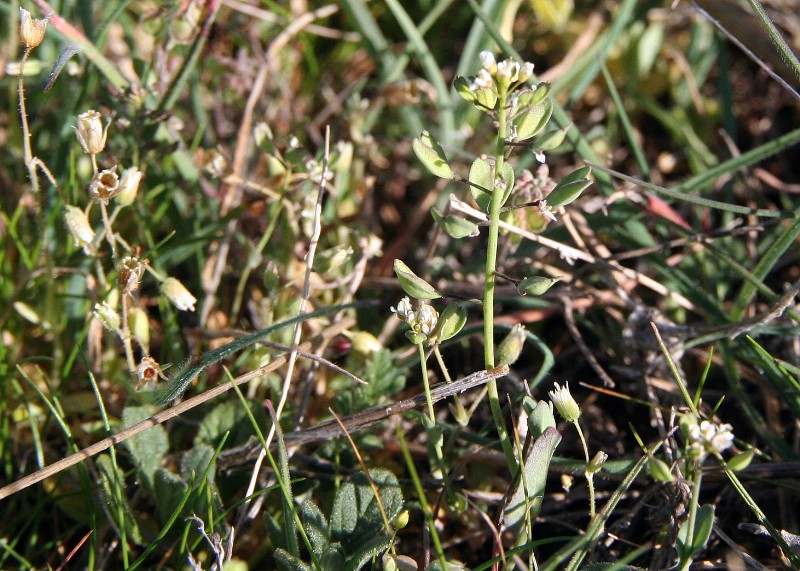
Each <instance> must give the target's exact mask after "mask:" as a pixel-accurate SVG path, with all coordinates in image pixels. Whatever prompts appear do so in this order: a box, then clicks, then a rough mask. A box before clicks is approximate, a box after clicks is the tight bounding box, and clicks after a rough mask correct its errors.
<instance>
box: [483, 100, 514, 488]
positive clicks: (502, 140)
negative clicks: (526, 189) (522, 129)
mask: <svg viewBox="0 0 800 571" xmlns="http://www.w3.org/2000/svg"><path fill="white" fill-rule="evenodd" d="M506 95H507V92H506V90H505V89H501V91H500V92H499V93H498V97H497V122H498V127H497V139H496V142H495V170H494V172H495V176H494V184H493V186H492V200H491V203H490V206H489V241H488V243H487V246H486V273H485V275H484V291H483V354H484V365H485V367H486V368H487V369H491V368H493V367H494V366H495V363H494V282H495V270H496V268H497V242H498V237H499V233H500V227H499V224H500V207H501V206H502V205H503V194H504V190H505V189H504V188H503V187H502V186H498V184H497V180H498V176H499V173H502V172H503V164H504V162H505V150H506V131H507V129H508V126H507V117H506ZM486 387H487V389H488V393H489V405H490V406H491V409H492V416H493V417H494V423H495V426H496V427H497V435H498V436H499V438H500V444H501V445H502V447H503V453H504V454H505V457H506V461H507V462H508V469H509V470H510V471H511V473H512V474H513V473H514V472H515V471H516V467H517V462H516V459H515V457H514V450H513V448H512V447H511V441H510V440H509V438H508V431H507V430H506V425H505V419H504V418H503V409H502V407H501V406H500V396H499V395H498V393H497V382H496V381H494V380H492V381H489V383H488V384H487V385H486Z"/></svg>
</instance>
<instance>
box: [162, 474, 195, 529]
mask: <svg viewBox="0 0 800 571" xmlns="http://www.w3.org/2000/svg"><path fill="white" fill-rule="evenodd" d="M189 493H191V490H189V485H188V484H187V483H186V482H184V481H183V480H182V479H181V478H180V477H178V476H176V475H175V474H173V473H172V472H170V471H169V470H166V469H164V468H160V469H159V470H157V471H156V473H155V475H154V479H153V495H154V496H155V498H156V511H157V512H158V514H159V518H160V519H161V521H167V520H168V519H169V517H170V516H171V515H172V514H173V512H174V511H175V510H176V509H177V507H178V506H179V505H180V503H181V500H182V499H183V497H184V495H185V494H189ZM189 513H191V512H188V513H187V514H186V515H189Z"/></svg>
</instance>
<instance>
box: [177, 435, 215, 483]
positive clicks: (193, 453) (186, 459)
mask: <svg viewBox="0 0 800 571" xmlns="http://www.w3.org/2000/svg"><path fill="white" fill-rule="evenodd" d="M213 460H214V449H213V448H211V447H210V446H207V445H205V444H198V445H195V446H194V447H193V448H191V449H190V450H189V451H188V452H187V453H186V454H184V455H183V458H182V459H181V476H183V479H184V480H187V481H188V480H190V479H191V478H192V475H194V479H195V482H197V483H198V484H199V483H200V481H201V479H202V477H203V476H204V475H205V474H206V473H207V474H208V481H209V482H211V483H213V482H214V474H215V472H216V470H214V466H209V464H210V463H211V462H212V461H213Z"/></svg>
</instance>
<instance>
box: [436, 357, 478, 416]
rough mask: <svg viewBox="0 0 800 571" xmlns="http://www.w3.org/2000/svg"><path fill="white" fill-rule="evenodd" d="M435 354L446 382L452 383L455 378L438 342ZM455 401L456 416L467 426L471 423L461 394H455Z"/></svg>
mask: <svg viewBox="0 0 800 571" xmlns="http://www.w3.org/2000/svg"><path fill="white" fill-rule="evenodd" d="M433 354H434V355H436V361H437V362H438V363H439V368H441V369H442V374H443V375H444V380H445V382H446V383H452V382H453V380H452V379H451V378H450V373H449V372H448V370H447V366H446V365H445V364H444V359H442V353H441V351H439V345H438V344H436V345H434V347H433ZM453 403H454V404H455V408H456V410H455V418H456V421H457V422H458V424H460V425H461V426H466V425H467V424H469V416H470V415H469V413H468V412H467V410H466V409H465V408H464V404H463V403H462V402H461V397H460V396H459V395H453Z"/></svg>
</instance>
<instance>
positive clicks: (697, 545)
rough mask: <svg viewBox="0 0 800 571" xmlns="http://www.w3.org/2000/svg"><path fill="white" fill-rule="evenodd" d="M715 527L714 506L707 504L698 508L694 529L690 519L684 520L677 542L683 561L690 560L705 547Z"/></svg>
mask: <svg viewBox="0 0 800 571" xmlns="http://www.w3.org/2000/svg"><path fill="white" fill-rule="evenodd" d="M713 527H714V506H713V505H711V504H706V505H704V506H700V507H699V508H697V513H696V515H695V520H694V529H689V520H688V519H687V520H686V521H684V522H683V524H682V525H681V527H680V529H679V530H678V537H677V538H676V543H677V545H678V554H679V556H680V559H681V562H682V563H685V562H687V561H690V560H691V559H692V558H693V557H694V556H695V554H697V552H698V551H700V550H701V549H703V548H704V547H705V546H706V543H708V538H709V537H711V530H712V529H713Z"/></svg>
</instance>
